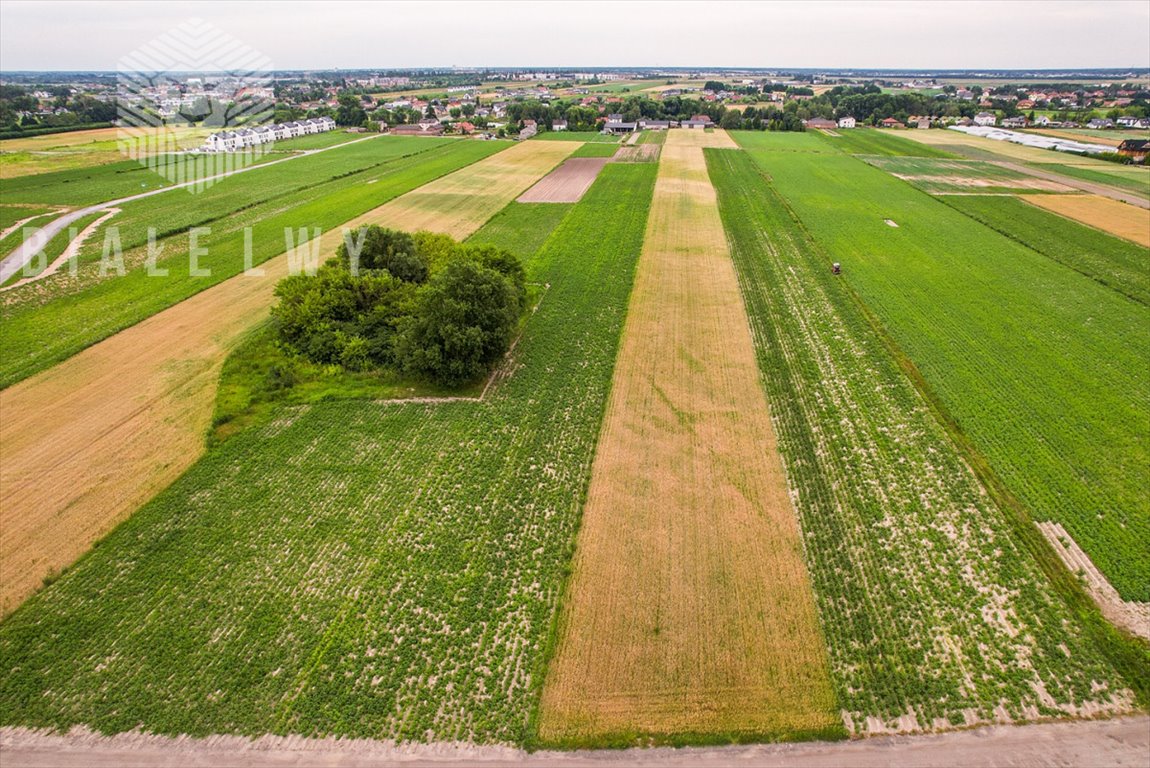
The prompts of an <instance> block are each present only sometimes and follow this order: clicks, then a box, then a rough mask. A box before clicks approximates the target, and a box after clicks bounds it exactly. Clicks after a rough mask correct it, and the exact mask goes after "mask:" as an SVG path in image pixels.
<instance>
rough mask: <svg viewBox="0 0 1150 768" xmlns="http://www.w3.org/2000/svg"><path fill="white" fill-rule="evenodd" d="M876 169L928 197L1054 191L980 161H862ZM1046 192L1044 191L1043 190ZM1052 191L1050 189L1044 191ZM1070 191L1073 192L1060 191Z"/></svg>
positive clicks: (1041, 182)
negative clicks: (948, 194)
mask: <svg viewBox="0 0 1150 768" xmlns="http://www.w3.org/2000/svg"><path fill="white" fill-rule="evenodd" d="M862 159H863V160H865V161H866V162H867V163H869V164H871V165H873V166H874V167H876V168H881V169H882V170H884V171H886V172H887V173H889V174H891V175H892V176H897V177H898V178H900V179H902V180H904V181H907V182H909V183H910V184H913V185H914V186H916V187H918V188H919V189H921V190H922V191H924V192H929V193H931V194H935V195H936V194H947V193H954V192H958V193H964V194H969V193H971V192H976V193H983V194H986V193H994V192H1006V193H1012V194H1019V193H1023V192H1027V193H1032V194H1036V193H1049V192H1054V191H1058V188H1057V187H1055V186H1054V185H1052V184H1051V183H1050V182H1048V181H1046V180H1043V179H1035V177H1033V176H1030V175H1028V174H1025V173H1021V172H1019V171H1016V170H1013V169H1011V168H1004V167H1002V166H1001V165H995V164H994V163H987V162H983V161H981V160H958V159H953V160H952V159H942V158H936V157H892V156H886V155H874V156H867V157H864V158H862ZM1044 187H1045V188H1047V189H1044ZM1049 187H1054V189H1048V188H1049ZM1062 191H1073V190H1062Z"/></svg>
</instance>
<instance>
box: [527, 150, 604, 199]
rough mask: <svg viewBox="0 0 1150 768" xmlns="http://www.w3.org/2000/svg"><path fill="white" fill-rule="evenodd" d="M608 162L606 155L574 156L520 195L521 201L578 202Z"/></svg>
mask: <svg viewBox="0 0 1150 768" xmlns="http://www.w3.org/2000/svg"><path fill="white" fill-rule="evenodd" d="M606 164H607V158H606V157H572V158H570V159H568V160H567V161H566V162H564V163H563V165H561V166H559V167H558V168H556V169H555V170H553V171H552V172H551V173H549V174H547V175H546V176H544V177H543V178H542V179H540V180H539V182H538V183H537V184H536V185H535V186H533V187H532V188H531V189H529V190H527V191H526V192H524V193H523V194H522V195H520V196H519V202H521V203H577V202H579V201H580V200H582V199H583V194H584V193H585V192H586V191H587V190H588V189H589V188H590V187H591V184H592V183H593V182H594V181H595V178H596V177H597V176H598V175H599V171H601V170H603V166H604V165H606Z"/></svg>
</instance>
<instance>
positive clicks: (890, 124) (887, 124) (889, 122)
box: [882, 117, 905, 128]
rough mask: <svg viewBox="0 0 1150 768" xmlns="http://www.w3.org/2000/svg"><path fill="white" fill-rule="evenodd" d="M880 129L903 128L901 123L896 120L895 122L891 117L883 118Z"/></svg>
mask: <svg viewBox="0 0 1150 768" xmlns="http://www.w3.org/2000/svg"><path fill="white" fill-rule="evenodd" d="M882 127H883V128H904V127H905V126H904V125H903V124H902V123H900V122H899V121H898V120H895V119H894V118H893V117H887V118H883V121H882Z"/></svg>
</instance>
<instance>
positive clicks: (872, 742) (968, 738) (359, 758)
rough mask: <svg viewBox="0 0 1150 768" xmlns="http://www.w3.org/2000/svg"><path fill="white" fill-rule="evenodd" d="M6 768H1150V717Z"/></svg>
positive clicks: (93, 750) (58, 751)
mask: <svg viewBox="0 0 1150 768" xmlns="http://www.w3.org/2000/svg"><path fill="white" fill-rule="evenodd" d="M0 763H2V764H3V765H4V768H48V766H51V767H52V768H141V767H142V766H172V767H173V768H175V767H176V766H179V767H180V768H185V767H186V768H196V767H197V766H207V767H210V768H223V767H224V766H229V767H230V766H236V767H237V768H241V767H242V768H279V767H280V766H331V767H332V768H335V767H339V768H349V767H353V766H354V767H355V768H362V767H363V766H383V765H403V766H421V765H425V766H435V768H454V767H456V766H458V767H459V768H463V767H464V766H469V767H471V766H485V767H486V768H499V767H501V766H508V767H514V768H526V767H527V766H541V767H542V768H602V767H603V766H610V765H624V766H636V767H638V766H688V765H689V766H702V768H719V766H731V765H737V766H741V767H742V768H780V767H781V766H790V767H792V768H824V767H825V768H829V767H831V766H833V767H835V768H838V767H839V766H847V765H849V766H852V768H877V767H878V766H915V768H936V767H937V768H951V766H957V765H962V766H964V768H966V767H969V768H993V767H995V766H1003V767H1004V768H1006V767H1008V766H1009V767H1012V768H1013V767H1016V766H1036V767H1037V766H1043V767H1046V766H1051V767H1060V766H1067V767H1068V768H1069V767H1071V766H1072V767H1073V768H1103V766H1105V767H1106V768H1125V766H1137V767H1138V768H1145V766H1146V765H1150V718H1148V717H1146V716H1140V717H1129V718H1122V719H1119V720H1100V721H1091V722H1070V723H1044V724H1041V725H1024V726H1008V725H998V726H991V727H989V728H979V729H977V730H972V731H959V732H956V733H946V734H940V735H937V736H884V737H880V738H874V739H866V740H862V741H846V742H808V743H804V744H758V745H752V746H740V747H707V748H685V749H671V748H659V749H627V750H620V751H606V750H597V751H581V752H536V753H534V754H528V753H526V752H523V751H521V750H517V749H511V748H508V747H471V746H465V745H464V746H459V745H452V744H431V745H408V746H395V745H392V744H387V743H384V742H373V741H340V742H335V741H324V740H315V739H303V738H297V737H286V738H285V737H275V736H265V737H263V738H261V739H257V740H254V741H253V740H249V739H244V738H240V737H235V736H216V737H211V738H207V739H190V738H180V739H171V738H165V737H156V736H140V735H133V734H125V735H120V736H114V737H111V738H108V737H102V736H96V735H93V734H91V733H88V732H84V731H75V732H73V733H71V734H69V735H67V736H47V735H41V734H37V733H33V732H31V731H27V730H24V729H16V728H3V729H0Z"/></svg>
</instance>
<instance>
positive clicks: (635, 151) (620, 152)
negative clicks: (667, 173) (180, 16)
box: [611, 133, 660, 163]
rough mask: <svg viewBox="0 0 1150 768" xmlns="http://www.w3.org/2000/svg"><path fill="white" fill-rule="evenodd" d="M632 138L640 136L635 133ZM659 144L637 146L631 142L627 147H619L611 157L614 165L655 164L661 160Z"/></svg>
mask: <svg viewBox="0 0 1150 768" xmlns="http://www.w3.org/2000/svg"><path fill="white" fill-rule="evenodd" d="M631 135H632V136H638V135H639V134H637V133H634V134H631ZM659 149H660V146H659V145H658V144H635V143H634V142H629V143H628V144H627V145H626V146H623V147H619V149H617V150H616V151H615V154H614V155H612V156H611V162H612V163H653V162H655V161H657V160H658V159H659Z"/></svg>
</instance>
